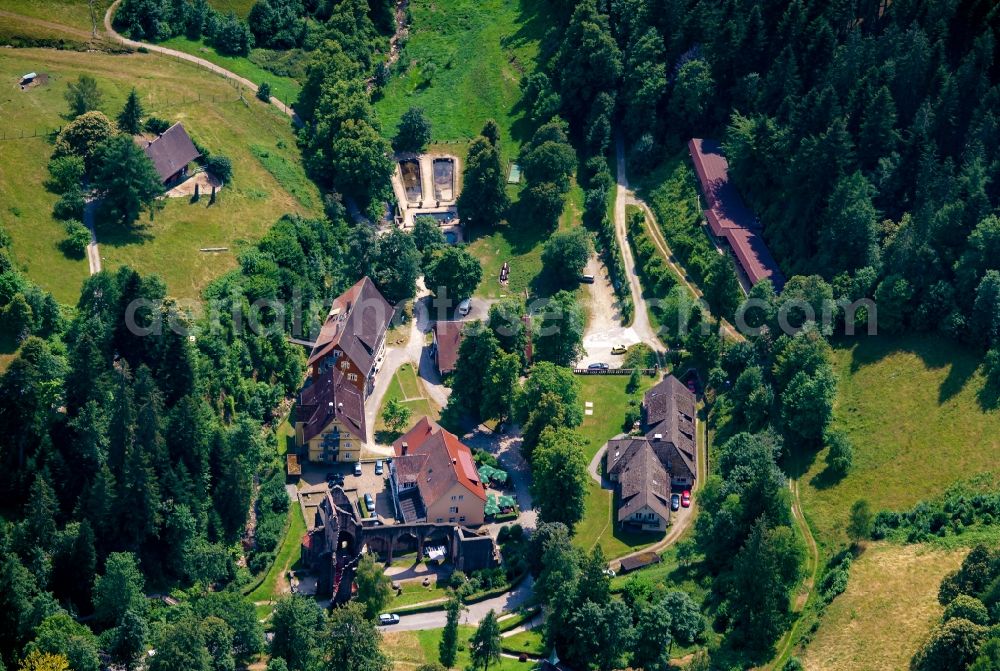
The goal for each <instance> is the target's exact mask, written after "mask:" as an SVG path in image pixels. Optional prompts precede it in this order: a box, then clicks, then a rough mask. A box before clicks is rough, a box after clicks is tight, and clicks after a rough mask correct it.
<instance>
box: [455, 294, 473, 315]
mask: <svg viewBox="0 0 1000 671" xmlns="http://www.w3.org/2000/svg"><path fill="white" fill-rule="evenodd" d="M470 312H472V299H471V298H466V299H465V300H464V301H462V302H461V303H459V304H458V314H460V315H462V316H463V317H464V316H465V315H467V314H469V313H470Z"/></svg>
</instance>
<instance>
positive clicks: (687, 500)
mask: <svg viewBox="0 0 1000 671" xmlns="http://www.w3.org/2000/svg"><path fill="white" fill-rule="evenodd" d="M681 505H682V506H684V507H685V508H690V507H691V492H690V490H687V489H685V490H684V491H683V492H682V493H681Z"/></svg>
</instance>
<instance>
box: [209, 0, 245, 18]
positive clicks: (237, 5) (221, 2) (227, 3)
mask: <svg viewBox="0 0 1000 671" xmlns="http://www.w3.org/2000/svg"><path fill="white" fill-rule="evenodd" d="M256 1H257V0H208V4H209V5H211V6H212V8H213V9H217V10H219V11H220V12H222V13H223V14H228V13H229V12H235V13H236V16H241V17H244V18H245V17H246V16H247V14H249V13H250V10H251V9H252V8H253V6H254V4H255V3H256Z"/></svg>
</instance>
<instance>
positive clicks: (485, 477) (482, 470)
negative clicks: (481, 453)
mask: <svg viewBox="0 0 1000 671" xmlns="http://www.w3.org/2000/svg"><path fill="white" fill-rule="evenodd" d="M479 479H480V480H481V481H482V482H487V483H488V482H507V471H504V470H502V469H499V468H494V467H493V466H490V465H489V464H483V465H482V466H480V467H479Z"/></svg>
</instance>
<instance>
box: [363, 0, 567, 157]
mask: <svg viewBox="0 0 1000 671" xmlns="http://www.w3.org/2000/svg"><path fill="white" fill-rule="evenodd" d="M544 11H546V3H540V2H521V1H519V0H450V1H449V2H436V1H434V0H412V1H411V2H410V12H411V14H412V16H413V23H412V26H411V30H410V35H409V38H408V40H407V42H406V46H405V48H404V49H403V52H402V53H401V54H400V58H399V61H398V62H397V64H396V66H395V68H394V73H393V78H392V81H391V82H390V83H389V85H388V86H387V87H386V90H385V92H384V97H383V98H382V99H381V100H380V101H379V102H378V103H377V104H376V107H377V109H378V112H379V114H380V116H381V118H382V122H383V124H384V126H385V129H386V132H387V134H389V135H392V134H393V132H394V129H395V127H396V125H397V124H398V123H399V118H400V117H401V116H402V114H403V112H405V111H406V110H407V109H408V108H409V107H410V106H411V105H415V106H417V107H422V108H424V110H425V111H426V112H427V114H428V115H429V116H430V118H431V121H432V123H433V126H434V128H433V136H434V139H435V140H455V139H460V138H468V137H474V136H476V135H478V134H479V131H480V130H481V129H482V126H483V122H484V121H485V120H486V119H490V118H493V119H496V121H497V123H498V124H499V125H500V129H501V132H502V134H503V140H504V152H505V155H506V156H508V157H509V156H512V155H514V154H515V153H516V150H517V147H518V146H520V143H521V142H523V141H524V140H526V139H527V137H528V135H529V134H530V132H531V129H530V128H529V127H528V124H527V123H526V121H525V120H524V118H523V110H521V109H520V108H519V107H518V105H517V103H518V100H519V99H520V95H521V94H520V89H519V85H518V83H519V82H520V80H521V76H522V75H524V74H525V73H530V72H531V71H532V69H533V68H534V63H535V58H536V57H537V55H538V46H539V42H540V41H541V39H542V37H543V35H544V33H545V30H546V28H547V27H548V26H550V25H553V22H552V21H550V20H548V19H547V18H545V17H543V16H541V15H540V13H541V12H544ZM511 139H513V141H514V142H513V143H511V142H509V140H511Z"/></svg>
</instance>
